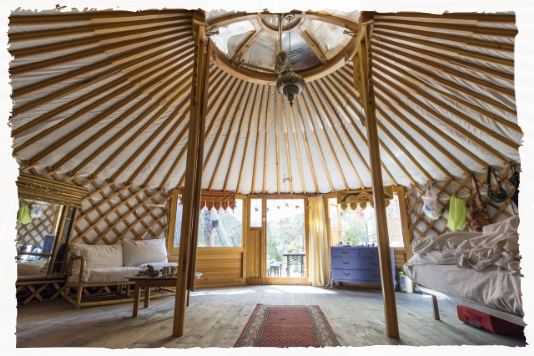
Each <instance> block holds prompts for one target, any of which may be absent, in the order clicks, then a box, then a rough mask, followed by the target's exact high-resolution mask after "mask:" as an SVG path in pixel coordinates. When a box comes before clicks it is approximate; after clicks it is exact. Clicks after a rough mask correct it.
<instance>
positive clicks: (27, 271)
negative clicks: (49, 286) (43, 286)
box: [17, 260, 48, 278]
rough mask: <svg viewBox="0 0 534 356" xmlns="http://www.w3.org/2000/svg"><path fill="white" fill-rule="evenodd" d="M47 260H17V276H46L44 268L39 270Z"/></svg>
mask: <svg viewBox="0 0 534 356" xmlns="http://www.w3.org/2000/svg"><path fill="white" fill-rule="evenodd" d="M47 262H48V261H45V260H36V261H22V262H17V275H18V277H19V278H20V277H44V276H46V270H44V271H41V269H43V268H44V266H45V265H46V263H47Z"/></svg>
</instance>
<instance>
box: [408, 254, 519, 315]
mask: <svg viewBox="0 0 534 356" xmlns="http://www.w3.org/2000/svg"><path fill="white" fill-rule="evenodd" d="M403 269H404V273H405V274H406V275H407V276H408V277H409V278H411V279H412V280H413V281H414V282H415V283H417V284H419V285H421V286H423V287H427V288H430V289H432V290H435V291H437V292H441V293H443V294H446V295H448V296H451V297H456V298H459V299H464V300H467V301H469V302H472V303H476V304H479V305H483V306H487V307H490V308H494V309H498V310H501V311H505V312H508V313H512V314H516V315H519V316H523V308H522V303H521V276H520V275H519V274H509V273H502V272H499V271H498V270H489V271H483V272H477V271H476V270H474V269H472V268H459V267H458V266H456V265H434V264H428V265H409V264H405V265H404V267H403Z"/></svg>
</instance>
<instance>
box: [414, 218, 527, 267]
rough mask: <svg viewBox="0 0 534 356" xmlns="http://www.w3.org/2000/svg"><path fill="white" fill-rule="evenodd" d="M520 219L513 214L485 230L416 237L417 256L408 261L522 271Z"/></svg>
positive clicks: (415, 252)
mask: <svg viewBox="0 0 534 356" xmlns="http://www.w3.org/2000/svg"><path fill="white" fill-rule="evenodd" d="M518 221H519V218H518V217H512V218H510V219H507V220H505V221H503V222H501V223H498V224H493V225H495V228H492V229H486V230H485V231H483V232H482V233H477V232H452V233H448V234H444V235H441V236H434V237H425V238H419V239H416V240H414V241H412V244H411V246H412V250H413V252H414V254H415V255H414V257H413V258H412V259H411V260H410V261H408V262H407V264H408V265H424V264H457V265H458V266H459V267H461V268H473V269H475V270H477V271H484V270H488V269H498V270H499V271H502V272H506V273H511V274H515V273H519V272H520V269H521V268H520V265H519V263H520V259H521V256H520V254H519V235H518V234H517V227H518Z"/></svg>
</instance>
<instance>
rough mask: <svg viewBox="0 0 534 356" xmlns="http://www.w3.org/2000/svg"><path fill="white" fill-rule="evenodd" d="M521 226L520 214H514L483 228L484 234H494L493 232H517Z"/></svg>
mask: <svg viewBox="0 0 534 356" xmlns="http://www.w3.org/2000/svg"><path fill="white" fill-rule="evenodd" d="M518 226H519V216H518V215H516V216H512V217H511V218H508V219H506V220H503V221H501V222H498V223H495V224H490V225H486V226H484V227H483V228H482V234H483V235H493V234H505V233H508V232H517V228H518Z"/></svg>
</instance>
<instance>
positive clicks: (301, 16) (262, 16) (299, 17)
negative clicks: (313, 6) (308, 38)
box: [257, 0, 306, 35]
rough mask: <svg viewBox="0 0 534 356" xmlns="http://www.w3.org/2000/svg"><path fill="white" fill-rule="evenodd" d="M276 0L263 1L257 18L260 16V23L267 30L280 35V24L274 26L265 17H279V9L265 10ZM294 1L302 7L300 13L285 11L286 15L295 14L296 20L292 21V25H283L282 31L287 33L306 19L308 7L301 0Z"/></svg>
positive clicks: (295, 28)
mask: <svg viewBox="0 0 534 356" xmlns="http://www.w3.org/2000/svg"><path fill="white" fill-rule="evenodd" d="M275 1H277V0H270V1H268V0H265V1H262V2H261V5H260V6H259V7H258V12H257V18H258V23H259V25H260V26H261V27H262V28H263V29H264V30H265V31H267V32H270V33H272V34H274V35H278V26H274V27H273V25H270V24H268V23H266V22H265V19H272V18H276V19H278V15H279V10H278V11H276V12H274V11H269V10H267V11H263V10H264V9H265V6H267V5H268V4H270V3H271V2H275ZM293 2H294V4H295V5H297V6H298V7H299V8H300V13H296V12H295V11H287V12H286V13H285V14H286V15H287V14H291V15H294V20H293V21H292V22H291V26H289V27H283V28H284V31H282V33H287V32H288V31H289V30H291V31H294V30H297V29H298V28H300V27H301V26H302V24H303V23H304V21H305V19H306V7H305V6H304V4H302V3H301V2H300V1H299V0H293Z"/></svg>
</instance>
